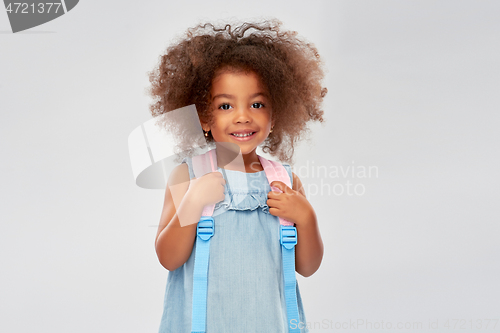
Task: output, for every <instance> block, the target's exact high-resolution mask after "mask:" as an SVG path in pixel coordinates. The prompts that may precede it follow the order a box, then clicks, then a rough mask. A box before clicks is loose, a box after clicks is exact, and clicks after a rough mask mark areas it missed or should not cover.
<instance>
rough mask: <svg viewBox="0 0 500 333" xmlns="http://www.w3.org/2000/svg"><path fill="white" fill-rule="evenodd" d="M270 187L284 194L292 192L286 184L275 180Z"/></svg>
mask: <svg viewBox="0 0 500 333" xmlns="http://www.w3.org/2000/svg"><path fill="white" fill-rule="evenodd" d="M270 185H271V186H274V187H277V188H279V189H280V190H281V191H283V192H284V193H289V192H290V190H291V188H289V187H288V186H287V185H286V184H285V183H283V182H282V181H279V180H275V181H274V182H272V183H271V184H270Z"/></svg>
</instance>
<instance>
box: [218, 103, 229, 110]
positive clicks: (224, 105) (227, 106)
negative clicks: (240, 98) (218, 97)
mask: <svg viewBox="0 0 500 333" xmlns="http://www.w3.org/2000/svg"><path fill="white" fill-rule="evenodd" d="M218 108H219V109H221V110H229V109H230V108H232V106H231V105H229V104H227V103H224V104H221V105H219V107H218Z"/></svg>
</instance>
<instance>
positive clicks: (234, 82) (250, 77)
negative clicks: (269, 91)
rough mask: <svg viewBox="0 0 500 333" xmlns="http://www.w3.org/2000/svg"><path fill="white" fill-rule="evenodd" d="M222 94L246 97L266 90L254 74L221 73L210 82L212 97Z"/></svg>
mask: <svg viewBox="0 0 500 333" xmlns="http://www.w3.org/2000/svg"><path fill="white" fill-rule="evenodd" d="M223 92H224V93H231V92H232V93H234V94H239V95H246V94H254V93H256V92H261V93H265V92H266V89H265V88H264V85H263V84H262V81H261V79H260V78H259V76H258V75H257V74H256V73H255V72H243V71H237V72H235V71H222V72H220V73H218V74H217V75H216V76H215V77H214V79H213V80H212V95H214V94H217V93H223Z"/></svg>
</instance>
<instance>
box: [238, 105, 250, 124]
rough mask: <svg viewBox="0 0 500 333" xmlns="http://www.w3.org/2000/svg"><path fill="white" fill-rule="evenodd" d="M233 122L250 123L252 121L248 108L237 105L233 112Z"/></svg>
mask: <svg viewBox="0 0 500 333" xmlns="http://www.w3.org/2000/svg"><path fill="white" fill-rule="evenodd" d="M235 122H236V123H250V122H252V116H251V114H250V110H249V109H248V108H245V107H239V108H237V109H236V112H235Z"/></svg>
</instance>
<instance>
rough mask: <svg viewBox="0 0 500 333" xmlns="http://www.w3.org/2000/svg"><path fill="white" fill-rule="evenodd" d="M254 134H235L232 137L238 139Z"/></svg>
mask: <svg viewBox="0 0 500 333" xmlns="http://www.w3.org/2000/svg"><path fill="white" fill-rule="evenodd" d="M253 133H254V132H251V133H247V134H237V133H233V134H232V135H234V136H236V137H238V138H244V137H246V136H250V135H252V134H253Z"/></svg>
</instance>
